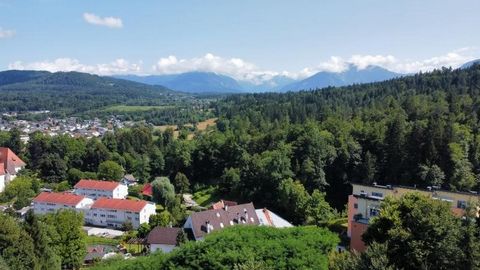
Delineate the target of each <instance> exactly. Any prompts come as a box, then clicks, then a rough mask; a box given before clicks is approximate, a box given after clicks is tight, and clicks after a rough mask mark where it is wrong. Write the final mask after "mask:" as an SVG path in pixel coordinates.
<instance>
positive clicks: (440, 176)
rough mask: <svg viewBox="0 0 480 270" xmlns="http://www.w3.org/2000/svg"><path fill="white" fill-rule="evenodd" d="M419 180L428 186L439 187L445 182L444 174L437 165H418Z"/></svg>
mask: <svg viewBox="0 0 480 270" xmlns="http://www.w3.org/2000/svg"><path fill="white" fill-rule="evenodd" d="M420 179H422V181H423V182H424V183H425V184H426V185H429V186H441V185H442V184H443V181H444V180H445V173H443V171H442V169H440V167H438V166H437V165H435V164H433V165H432V166H428V165H420Z"/></svg>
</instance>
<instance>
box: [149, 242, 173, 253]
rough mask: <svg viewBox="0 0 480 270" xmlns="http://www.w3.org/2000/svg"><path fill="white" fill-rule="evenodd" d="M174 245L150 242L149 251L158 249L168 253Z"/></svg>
mask: <svg viewBox="0 0 480 270" xmlns="http://www.w3.org/2000/svg"><path fill="white" fill-rule="evenodd" d="M174 248H175V246H173V245H163V244H151V245H150V252H151V253H153V252H157V251H158V250H161V251H162V252H163V253H169V252H171V251H172V250H173V249H174Z"/></svg>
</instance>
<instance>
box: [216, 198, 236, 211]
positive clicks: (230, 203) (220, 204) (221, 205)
mask: <svg viewBox="0 0 480 270" xmlns="http://www.w3.org/2000/svg"><path fill="white" fill-rule="evenodd" d="M237 204H238V203H237V202H234V201H226V200H220V201H218V202H216V203H214V204H212V207H210V208H211V209H221V208H224V207H225V206H235V205H237Z"/></svg>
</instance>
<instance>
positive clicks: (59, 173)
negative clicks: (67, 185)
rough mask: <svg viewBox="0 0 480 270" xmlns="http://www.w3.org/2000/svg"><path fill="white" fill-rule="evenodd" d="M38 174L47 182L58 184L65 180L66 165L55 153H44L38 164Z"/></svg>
mask: <svg viewBox="0 0 480 270" xmlns="http://www.w3.org/2000/svg"><path fill="white" fill-rule="evenodd" d="M39 170H40V174H41V175H42V176H43V178H45V179H47V180H48V181H49V182H52V183H58V182H61V181H63V180H65V179H66V178H67V170H68V167H67V163H66V162H65V160H63V159H62V158H61V157H60V155H58V154H57V153H45V154H44V155H43V156H42V158H41V160H40V164H39Z"/></svg>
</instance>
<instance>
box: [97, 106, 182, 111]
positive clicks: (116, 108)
mask: <svg viewBox="0 0 480 270" xmlns="http://www.w3.org/2000/svg"><path fill="white" fill-rule="evenodd" d="M171 108H174V106H129V105H113V106H109V107H106V108H105V109H103V111H105V112H146V111H152V110H160V109H171Z"/></svg>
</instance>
